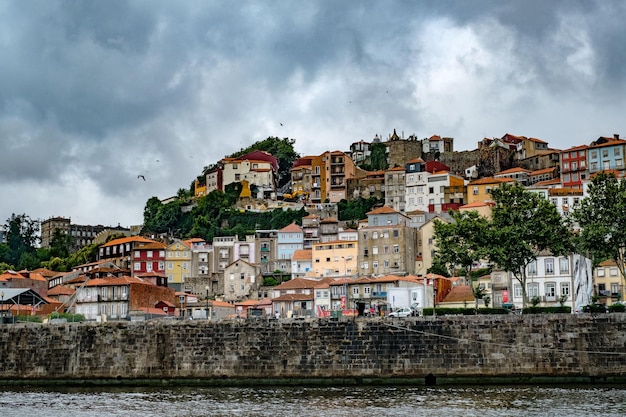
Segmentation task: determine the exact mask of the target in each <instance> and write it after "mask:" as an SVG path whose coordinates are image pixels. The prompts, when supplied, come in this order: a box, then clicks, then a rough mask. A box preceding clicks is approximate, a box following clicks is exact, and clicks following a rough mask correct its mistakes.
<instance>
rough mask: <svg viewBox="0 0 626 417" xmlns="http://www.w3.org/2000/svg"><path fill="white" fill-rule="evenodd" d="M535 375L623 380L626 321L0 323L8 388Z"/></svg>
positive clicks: (2, 375) (0, 372) (1, 372)
mask: <svg viewBox="0 0 626 417" xmlns="http://www.w3.org/2000/svg"><path fill="white" fill-rule="evenodd" d="M533 378H534V379H537V378H539V379H540V378H557V379H561V380H563V381H565V380H579V381H581V378H582V381H585V380H588V381H607V382H611V381H618V382H620V381H621V382H624V380H626V314H601V315H567V314H560V315H557V314H555V315H526V316H513V315H510V316H469V317H464V316H443V317H436V318H432V317H417V318H407V319H388V318H357V319H356V320H353V319H349V320H345V319H340V320H338V321H333V320H328V319H323V320H295V319H289V320H286V319H285V320H282V319H280V320H241V321H235V320H233V321H225V322H220V323H212V322H204V321H191V320H187V321H161V322H159V321H148V322H108V323H66V324H37V325H35V324H18V325H0V380H2V381H3V382H5V383H6V382H11V383H20V381H21V382H22V383H30V382H32V381H46V380H57V381H66V382H68V381H70V382H71V381H79V380H80V381H90V380H91V381H95V380H101V381H102V380H113V381H133V380H135V381H138V380H142V381H146V380H153V381H154V380H162V381H163V380H192V379H195V380H201V381H204V383H211V381H221V382H225V381H231V382H232V381H244V382H245V381H247V382H252V381H255V380H256V381H267V380H272V381H274V382H276V381H278V382H279V383H280V381H295V380H298V381H307V380H308V381H311V380H322V381H323V380H342V379H343V380H346V379H350V380H354V381H357V383H362V382H363V381H365V380H379V381H380V380H386V379H389V380H393V379H396V380H400V379H404V380H407V379H408V380H414V381H415V382H416V383H426V384H429V383H431V384H432V383H435V381H437V383H439V382H441V381H445V380H448V381H455V380H456V381H472V382H476V381H483V382H488V381H490V380H494V381H495V380H498V379H500V380H505V381H508V382H513V381H515V380H518V381H529V380H532V379H533ZM29 381H30V382H29Z"/></svg>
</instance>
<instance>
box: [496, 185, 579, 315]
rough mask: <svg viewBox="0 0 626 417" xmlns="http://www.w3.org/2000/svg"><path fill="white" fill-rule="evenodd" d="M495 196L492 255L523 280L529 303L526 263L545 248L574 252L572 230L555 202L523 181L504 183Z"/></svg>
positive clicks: (525, 296)
mask: <svg viewBox="0 0 626 417" xmlns="http://www.w3.org/2000/svg"><path fill="white" fill-rule="evenodd" d="M491 196H492V198H493V200H494V203H495V206H494V208H493V210H492V216H491V221H490V227H489V230H488V236H487V237H488V238H487V239H486V240H485V241H486V242H487V243H488V245H489V246H488V247H487V250H488V258H489V260H490V261H491V262H493V263H495V264H496V265H498V267H500V268H501V269H502V270H504V271H510V272H511V273H512V274H513V276H514V277H515V279H516V280H517V281H518V282H519V283H520V285H521V287H522V293H523V300H524V306H525V305H526V301H527V294H526V267H527V266H528V265H529V264H530V263H531V262H534V261H535V260H536V259H537V256H538V254H539V253H540V252H542V251H550V252H551V253H552V254H553V255H555V256H560V255H565V254H567V253H568V252H570V251H571V250H572V249H573V244H572V242H573V239H572V234H571V232H570V231H569V229H568V228H567V226H566V224H565V222H564V220H563V218H562V217H561V215H560V214H559V213H558V211H557V209H556V207H555V206H554V205H553V204H551V203H550V202H549V201H548V200H547V199H545V198H544V197H542V196H540V195H539V194H537V193H533V192H530V191H527V190H526V189H524V188H523V187H522V186H521V185H519V184H515V185H509V184H506V183H505V184H502V185H501V186H500V187H498V188H495V189H493V190H492V191H491Z"/></svg>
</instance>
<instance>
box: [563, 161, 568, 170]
mask: <svg viewBox="0 0 626 417" xmlns="http://www.w3.org/2000/svg"><path fill="white" fill-rule="evenodd" d="M563 170H564V171H567V170H569V162H563Z"/></svg>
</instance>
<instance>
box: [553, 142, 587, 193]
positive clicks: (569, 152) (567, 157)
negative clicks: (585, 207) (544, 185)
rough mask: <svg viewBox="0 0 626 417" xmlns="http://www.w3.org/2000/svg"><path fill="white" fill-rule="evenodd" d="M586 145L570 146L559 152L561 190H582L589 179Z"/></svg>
mask: <svg viewBox="0 0 626 417" xmlns="http://www.w3.org/2000/svg"><path fill="white" fill-rule="evenodd" d="M588 148H589V147H588V146H587V145H581V146H572V147H571V148H568V149H565V150H563V151H561V152H560V154H559V157H560V166H561V184H562V185H563V188H576V189H582V188H583V183H584V182H585V181H587V180H588V179H589V170H588V168H587V149H588Z"/></svg>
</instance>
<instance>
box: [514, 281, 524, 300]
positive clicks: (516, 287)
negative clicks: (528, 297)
mask: <svg viewBox="0 0 626 417" xmlns="http://www.w3.org/2000/svg"><path fill="white" fill-rule="evenodd" d="M513 297H515V298H522V286H521V285H519V284H514V285H513Z"/></svg>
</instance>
